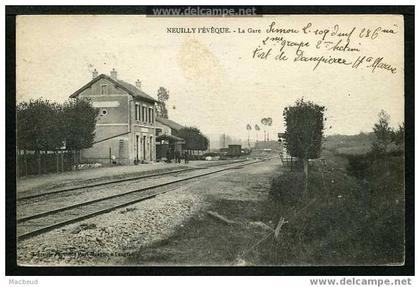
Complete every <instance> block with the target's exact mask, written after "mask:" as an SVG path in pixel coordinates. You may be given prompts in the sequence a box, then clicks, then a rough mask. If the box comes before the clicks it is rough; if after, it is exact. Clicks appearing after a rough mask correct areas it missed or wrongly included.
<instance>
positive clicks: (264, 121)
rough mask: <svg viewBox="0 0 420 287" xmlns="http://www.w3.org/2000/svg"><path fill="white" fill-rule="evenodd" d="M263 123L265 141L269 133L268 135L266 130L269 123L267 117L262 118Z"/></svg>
mask: <svg viewBox="0 0 420 287" xmlns="http://www.w3.org/2000/svg"><path fill="white" fill-rule="evenodd" d="M261 124H262V125H263V126H264V141H267V135H266V131H265V126H266V125H267V118H262V119H261Z"/></svg>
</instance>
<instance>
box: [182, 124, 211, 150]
mask: <svg viewBox="0 0 420 287" xmlns="http://www.w3.org/2000/svg"><path fill="white" fill-rule="evenodd" d="M177 136H178V137H180V138H182V139H183V140H184V141H185V144H184V149H186V150H193V151H194V150H201V151H205V150H207V149H208V146H209V140H208V138H207V137H206V136H204V135H203V134H202V133H201V131H200V130H199V129H198V128H194V127H185V128H182V129H180V130H179V131H178V134H177Z"/></svg>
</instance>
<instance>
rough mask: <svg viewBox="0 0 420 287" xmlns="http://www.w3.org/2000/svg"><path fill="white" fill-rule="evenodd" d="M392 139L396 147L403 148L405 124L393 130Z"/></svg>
mask: <svg viewBox="0 0 420 287" xmlns="http://www.w3.org/2000/svg"><path fill="white" fill-rule="evenodd" d="M392 140H393V142H394V143H395V144H396V145H397V146H398V147H403V148H404V143H405V124H404V123H402V124H401V125H399V126H398V129H397V130H396V131H394V133H393V139H392Z"/></svg>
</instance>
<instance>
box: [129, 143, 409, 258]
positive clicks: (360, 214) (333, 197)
mask: <svg viewBox="0 0 420 287" xmlns="http://www.w3.org/2000/svg"><path fill="white" fill-rule="evenodd" d="M322 157H323V158H324V159H325V160H326V161H327V165H326V166H325V165H323V164H322V163H321V162H315V163H314V164H313V166H311V169H310V178H309V192H308V193H307V194H302V192H301V191H302V182H301V179H302V174H300V173H299V172H296V173H290V172H288V171H286V170H288V169H284V168H283V169H282V171H281V172H280V170H275V171H274V174H275V175H276V177H275V178H274V179H273V180H272V186H271V191H270V192H271V195H273V196H268V192H269V190H268V188H267V182H266V181H267V180H268V179H269V178H270V177H272V175H273V171H270V172H271V176H268V175H264V176H261V175H260V174H245V175H242V176H241V177H240V176H237V175H236V174H235V175H232V176H230V177H229V178H228V179H224V180H228V181H229V182H230V184H231V185H232V186H239V185H245V186H248V192H254V193H255V192H258V193H261V192H262V191H263V192H265V195H266V196H267V197H266V198H265V199H264V200H246V199H240V198H239V197H235V198H229V197H224V198H223V197H220V196H219V195H216V194H214V195H213V193H210V195H208V201H209V203H210V205H209V207H208V210H212V211H215V212H217V213H219V214H221V215H223V216H225V217H226V218H228V219H229V220H234V221H236V222H238V224H234V225H228V224H224V223H222V222H220V221H218V220H216V219H214V218H212V217H210V216H208V214H207V213H206V210H202V211H201V212H200V213H198V214H197V215H196V216H195V217H193V218H191V219H190V220H189V221H188V222H186V223H185V224H184V225H183V226H178V228H177V229H176V232H175V234H174V235H173V236H172V237H170V238H168V239H167V240H163V241H160V242H157V243H156V244H154V245H151V246H149V247H146V248H143V249H142V250H140V251H139V252H138V254H137V255H135V256H132V257H130V258H128V259H127V262H126V263H127V264H140V265H230V266H231V265H281V266H296V265H298V266H302V265H316V266H319V265H393V264H397V265H398V264H402V263H403V261H404V182H403V178H404V170H403V168H401V167H403V163H404V161H403V159H402V158H401V157H395V156H385V157H383V158H379V159H377V160H375V161H372V162H370V164H369V165H368V168H367V169H366V170H365V171H364V176H362V177H356V176H354V175H353V174H351V172H349V162H350V161H351V159H350V160H349V158H348V157H347V156H346V155H337V154H336V153H334V152H332V151H330V150H324V152H323V155H322ZM281 173H283V175H279V174H281ZM219 180H220V179H219ZM221 185H222V186H226V188H227V189H228V188H229V185H225V183H224V182H222V184H221ZM235 193H236V191H235ZM276 196H277V198H276ZM281 217H283V218H284V219H285V220H286V221H287V223H286V224H284V225H283V226H282V228H281V230H280V232H279V236H278V238H277V239H276V238H275V236H274V234H273V232H270V231H267V230H264V229H262V228H258V227H255V226H252V225H250V222H255V221H259V222H263V223H265V224H267V225H269V226H271V227H272V228H275V227H276V223H277V222H279V219H280V218H281Z"/></svg>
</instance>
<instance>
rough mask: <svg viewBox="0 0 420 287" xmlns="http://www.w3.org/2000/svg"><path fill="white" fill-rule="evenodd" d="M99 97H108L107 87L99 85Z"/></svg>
mask: <svg viewBox="0 0 420 287" xmlns="http://www.w3.org/2000/svg"><path fill="white" fill-rule="evenodd" d="M101 95H108V85H101Z"/></svg>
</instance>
